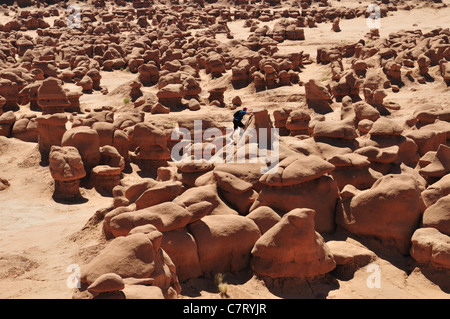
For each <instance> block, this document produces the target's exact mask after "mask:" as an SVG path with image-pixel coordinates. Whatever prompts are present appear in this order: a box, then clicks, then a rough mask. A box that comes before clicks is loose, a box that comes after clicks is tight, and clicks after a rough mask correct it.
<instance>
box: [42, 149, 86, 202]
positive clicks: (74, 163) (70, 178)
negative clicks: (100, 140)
mask: <svg viewBox="0 0 450 319" xmlns="http://www.w3.org/2000/svg"><path fill="white" fill-rule="evenodd" d="M49 169H50V174H51V175H52V177H53V179H54V180H55V189H54V193H53V198H54V199H55V200H58V201H67V202H71V201H78V200H80V199H81V194H80V190H79V186H80V180H81V179H82V178H83V177H85V176H86V172H85V170H84V165H83V161H82V159H81V156H80V153H79V152H78V150H77V149H76V148H75V147H72V146H65V147H61V146H56V145H53V146H52V147H51V149H50V154H49Z"/></svg>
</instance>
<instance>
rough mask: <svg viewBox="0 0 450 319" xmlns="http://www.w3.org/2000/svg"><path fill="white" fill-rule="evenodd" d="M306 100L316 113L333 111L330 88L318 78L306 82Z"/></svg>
mask: <svg viewBox="0 0 450 319" xmlns="http://www.w3.org/2000/svg"><path fill="white" fill-rule="evenodd" d="M305 93H306V102H307V103H308V106H309V107H310V108H312V109H313V110H314V111H315V112H316V113H320V114H324V113H328V112H331V111H332V109H331V107H330V104H331V93H330V91H329V89H328V88H327V87H326V86H325V85H323V84H321V83H320V82H319V81H316V80H313V79H311V80H309V82H307V83H306V84H305Z"/></svg>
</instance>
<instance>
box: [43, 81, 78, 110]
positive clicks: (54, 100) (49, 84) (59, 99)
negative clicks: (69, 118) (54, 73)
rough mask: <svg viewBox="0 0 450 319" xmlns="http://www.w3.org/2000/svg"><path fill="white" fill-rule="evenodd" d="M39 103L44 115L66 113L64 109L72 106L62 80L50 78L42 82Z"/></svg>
mask: <svg viewBox="0 0 450 319" xmlns="http://www.w3.org/2000/svg"><path fill="white" fill-rule="evenodd" d="M37 103H38V105H39V106H40V107H41V109H42V115H46V114H55V113H64V109H65V108H66V107H68V106H70V101H69V99H68V98H67V94H66V91H65V90H64V89H63V87H62V82H61V80H58V79H56V78H53V77H49V78H47V79H45V80H44V81H42V84H41V86H40V87H39V89H38V102H37Z"/></svg>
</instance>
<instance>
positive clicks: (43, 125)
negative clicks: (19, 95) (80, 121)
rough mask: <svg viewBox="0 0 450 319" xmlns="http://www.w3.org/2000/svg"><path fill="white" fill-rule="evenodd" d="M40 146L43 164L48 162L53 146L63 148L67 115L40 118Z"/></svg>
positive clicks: (38, 119)
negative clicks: (62, 141)
mask: <svg viewBox="0 0 450 319" xmlns="http://www.w3.org/2000/svg"><path fill="white" fill-rule="evenodd" d="M36 122H37V123H38V132H39V137H38V144H39V152H40V153H41V158H42V161H43V162H46V161H47V160H48V154H49V153H50V148H51V147H52V145H56V146H61V140H62V137H63V135H64V133H65V132H66V122H67V115H66V114H64V113H62V114H60V113H58V114H48V115H42V116H38V117H37V118H36Z"/></svg>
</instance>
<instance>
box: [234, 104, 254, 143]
mask: <svg viewBox="0 0 450 319" xmlns="http://www.w3.org/2000/svg"><path fill="white" fill-rule="evenodd" d="M245 114H252V112H251V111H247V108H246V107H244V108H243V109H242V110H239V111H236V112H235V113H234V114H233V128H234V129H233V133H231V139H232V140H233V136H234V132H236V129H238V128H240V127H241V128H244V127H245V125H244V123H242V119H243V118H244V116H245Z"/></svg>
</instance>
